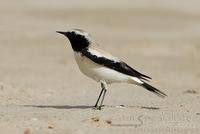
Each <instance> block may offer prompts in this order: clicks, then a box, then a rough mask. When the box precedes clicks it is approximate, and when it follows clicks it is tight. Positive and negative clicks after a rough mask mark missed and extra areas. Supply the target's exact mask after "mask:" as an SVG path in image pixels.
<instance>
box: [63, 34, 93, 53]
mask: <svg viewBox="0 0 200 134" xmlns="http://www.w3.org/2000/svg"><path fill="white" fill-rule="evenodd" d="M66 36H67V37H68V39H69V41H70V43H71V46H72V48H73V50H74V51H77V52H80V51H81V50H83V49H84V48H87V47H88V46H89V44H90V41H89V39H87V38H86V37H85V36H84V35H80V34H76V33H75V32H71V33H69V34H67V35H66Z"/></svg>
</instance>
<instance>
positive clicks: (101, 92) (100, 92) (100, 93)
mask: <svg viewBox="0 0 200 134" xmlns="http://www.w3.org/2000/svg"><path fill="white" fill-rule="evenodd" d="M103 90H104V88H102V90H101V92H100V94H99V97H98V99H97V102H96V104H95V105H94V107H95V108H97V106H98V103H99V99H100V98H101V95H102V93H103Z"/></svg>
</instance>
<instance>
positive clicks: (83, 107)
mask: <svg viewBox="0 0 200 134" xmlns="http://www.w3.org/2000/svg"><path fill="white" fill-rule="evenodd" d="M23 106H24V107H35V108H55V109H90V108H93V106H86V105H74V106H72V105H60V106H59V105H23Z"/></svg>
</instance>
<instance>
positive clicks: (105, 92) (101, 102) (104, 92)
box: [99, 89, 107, 109]
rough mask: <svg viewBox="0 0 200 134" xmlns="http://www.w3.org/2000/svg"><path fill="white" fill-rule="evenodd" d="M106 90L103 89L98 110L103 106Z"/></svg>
mask: <svg viewBox="0 0 200 134" xmlns="http://www.w3.org/2000/svg"><path fill="white" fill-rule="evenodd" d="M106 91H107V90H106V89H104V92H103V98H102V99H101V104H100V105H99V109H101V107H102V105H103V101H104V98H105V95H106Z"/></svg>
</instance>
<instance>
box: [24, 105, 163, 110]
mask: <svg viewBox="0 0 200 134" xmlns="http://www.w3.org/2000/svg"><path fill="white" fill-rule="evenodd" d="M23 106H24V107H35V108H54V109H93V108H94V106H88V105H23ZM106 107H107V108H139V109H147V110H159V109H160V108H159V107H148V106H126V105H117V106H113V105H104V106H103V108H106Z"/></svg>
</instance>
